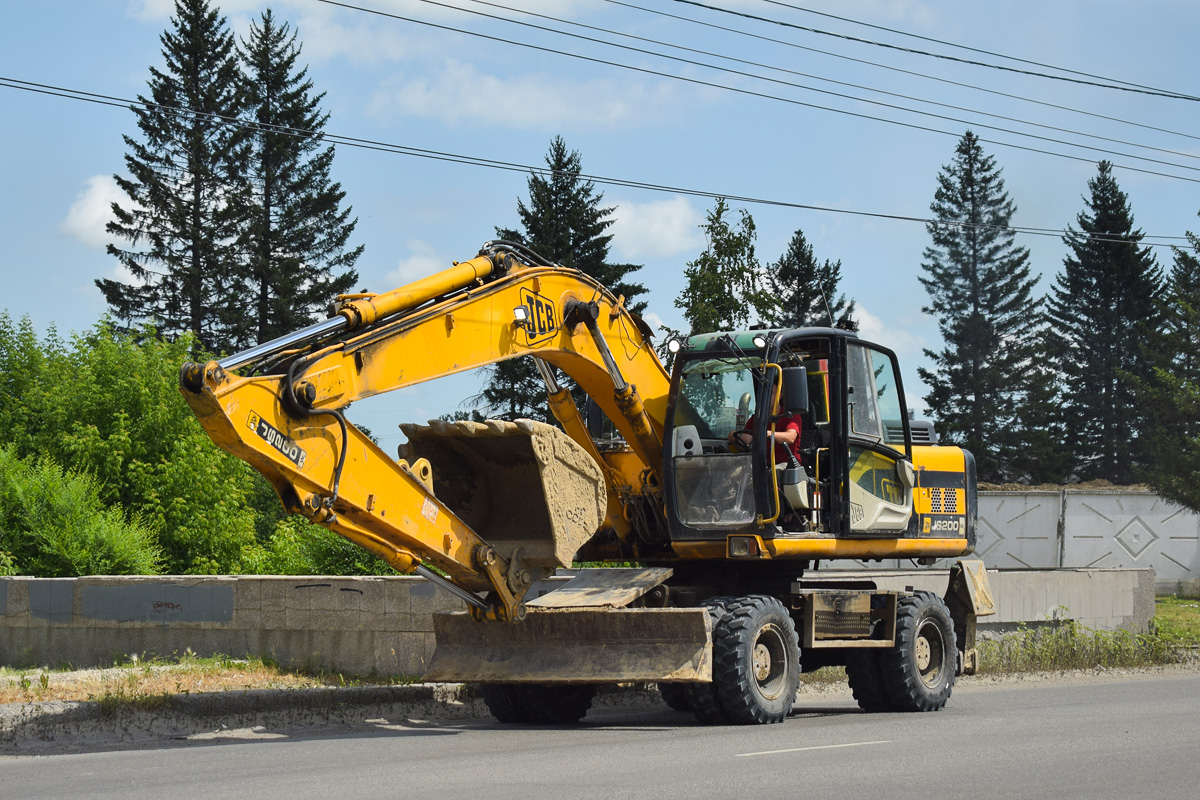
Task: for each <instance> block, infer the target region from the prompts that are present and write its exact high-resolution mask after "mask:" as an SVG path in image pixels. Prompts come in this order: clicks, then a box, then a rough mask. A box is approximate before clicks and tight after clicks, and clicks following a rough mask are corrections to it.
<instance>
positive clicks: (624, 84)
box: [368, 59, 681, 130]
mask: <svg viewBox="0 0 1200 800" xmlns="http://www.w3.org/2000/svg"><path fill="white" fill-rule="evenodd" d="M680 97H681V96H680V94H679V91H678V89H677V88H676V87H673V86H668V85H666V83H665V82H662V83H659V84H653V85H645V84H638V83H631V82H629V81H614V80H590V81H583V82H580V81H573V80H570V79H567V78H563V77H561V76H559V75H551V74H546V73H526V74H522V75H515V76H511V77H500V76H497V75H491V74H486V73H483V72H480V71H479V70H478V69H477V68H476V67H475V66H474V65H472V64H466V63H463V62H461V61H456V60H453V59H451V60H447V61H446V62H445V63H444V64H443V66H442V68H441V69H437V70H435V71H434V72H433V73H432V74H425V75H407V76H404V75H401V76H396V77H393V78H391V79H389V80H387V81H385V82H384V83H383V84H382V86H381V88H380V89H379V90H378V91H377V92H376V93H375V96H374V98H373V99H372V101H371V104H370V108H369V109H368V110H369V113H371V114H373V115H375V116H378V117H395V116H415V117H424V118H430V119H437V120H440V121H441V122H443V123H445V124H448V125H457V124H460V123H464V122H466V123H471V124H477V123H478V121H479V120H480V119H487V120H488V121H489V124H493V125H501V126H505V127H508V128H514V129H517V130H544V129H547V128H559V129H563V128H570V129H582V128H589V129H595V128H605V129H613V128H617V127H633V126H643V125H646V124H648V123H653V122H656V121H660V120H662V119H665V118H667V117H668V116H670V115H671V113H672V109H674V108H676V107H677V106H678V105H679V100H680ZM498 108H504V109H511V110H512V113H505V114H497V113H496V109H498Z"/></svg>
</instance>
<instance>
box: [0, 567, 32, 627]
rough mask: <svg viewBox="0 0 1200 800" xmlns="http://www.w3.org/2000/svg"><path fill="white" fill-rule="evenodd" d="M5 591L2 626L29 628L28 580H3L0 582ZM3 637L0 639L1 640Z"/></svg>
mask: <svg viewBox="0 0 1200 800" xmlns="http://www.w3.org/2000/svg"><path fill="white" fill-rule="evenodd" d="M0 583H3V584H4V585H5V587H6V589H7V591H6V595H7V600H6V603H5V612H4V625H5V627H8V628H27V627H29V580H28V579H27V578H5V579H2V580H0ZM2 638H3V637H0V639H2Z"/></svg>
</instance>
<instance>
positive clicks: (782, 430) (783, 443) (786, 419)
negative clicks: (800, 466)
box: [729, 398, 804, 464]
mask: <svg viewBox="0 0 1200 800" xmlns="http://www.w3.org/2000/svg"><path fill="white" fill-rule="evenodd" d="M756 417H757V415H756V414H752V415H751V416H750V419H748V420H746V427H745V429H743V430H740V431H734V432H733V433H731V434H729V443H730V444H731V445H733V447H734V448H736V449H738V450H742V451H746V450H749V449H750V446H751V442H753V440H754V429H755V427H756V425H757V419H756ZM771 420H772V422H771V427H770V428H769V429H768V431H767V438H769V439H770V440H771V442H772V443H774V445H775V463H776V464H786V463H788V451H789V450H790V451H791V454H792V455H793V456H794V457H795V459H796V461H797V462H800V432H801V431H802V430H803V429H804V419H803V417H802V416H801V415H800V414H780V413H779V399H778V398H776V399H775V408H774V410H773V413H772V414H771Z"/></svg>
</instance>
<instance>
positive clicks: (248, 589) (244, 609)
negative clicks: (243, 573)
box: [233, 577, 265, 627]
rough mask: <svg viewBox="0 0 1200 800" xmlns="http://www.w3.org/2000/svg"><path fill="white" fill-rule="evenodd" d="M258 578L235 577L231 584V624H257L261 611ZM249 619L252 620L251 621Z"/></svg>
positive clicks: (261, 583)
mask: <svg viewBox="0 0 1200 800" xmlns="http://www.w3.org/2000/svg"><path fill="white" fill-rule="evenodd" d="M264 584H265V581H263V580H261V579H259V578H250V577H247V578H237V579H235V581H234V584H233V613H234V616H233V624H234V625H238V626H240V627H250V626H251V625H257V624H258V618H259V617H258V615H259V612H261V611H262V601H263V586H264ZM251 619H253V620H254V621H253V622H251Z"/></svg>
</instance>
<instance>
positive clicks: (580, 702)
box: [517, 683, 596, 725]
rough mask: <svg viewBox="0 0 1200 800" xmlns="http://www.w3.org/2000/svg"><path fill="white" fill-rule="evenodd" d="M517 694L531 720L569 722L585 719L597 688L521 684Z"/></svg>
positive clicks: (554, 722)
mask: <svg viewBox="0 0 1200 800" xmlns="http://www.w3.org/2000/svg"><path fill="white" fill-rule="evenodd" d="M517 696H518V698H520V700H521V702H522V704H523V710H524V713H525V715H526V717H527V719H528V721H529V722H537V723H542V724H546V725H570V724H572V723H575V722H579V720H581V719H583V716H584V715H585V714H587V712H588V709H590V708H591V707H592V700H593V699H594V698H595V697H596V687H595V686H573V685H572V686H556V685H549V684H537V683H531V684H522V685H521V686H519V687H518V689H517Z"/></svg>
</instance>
